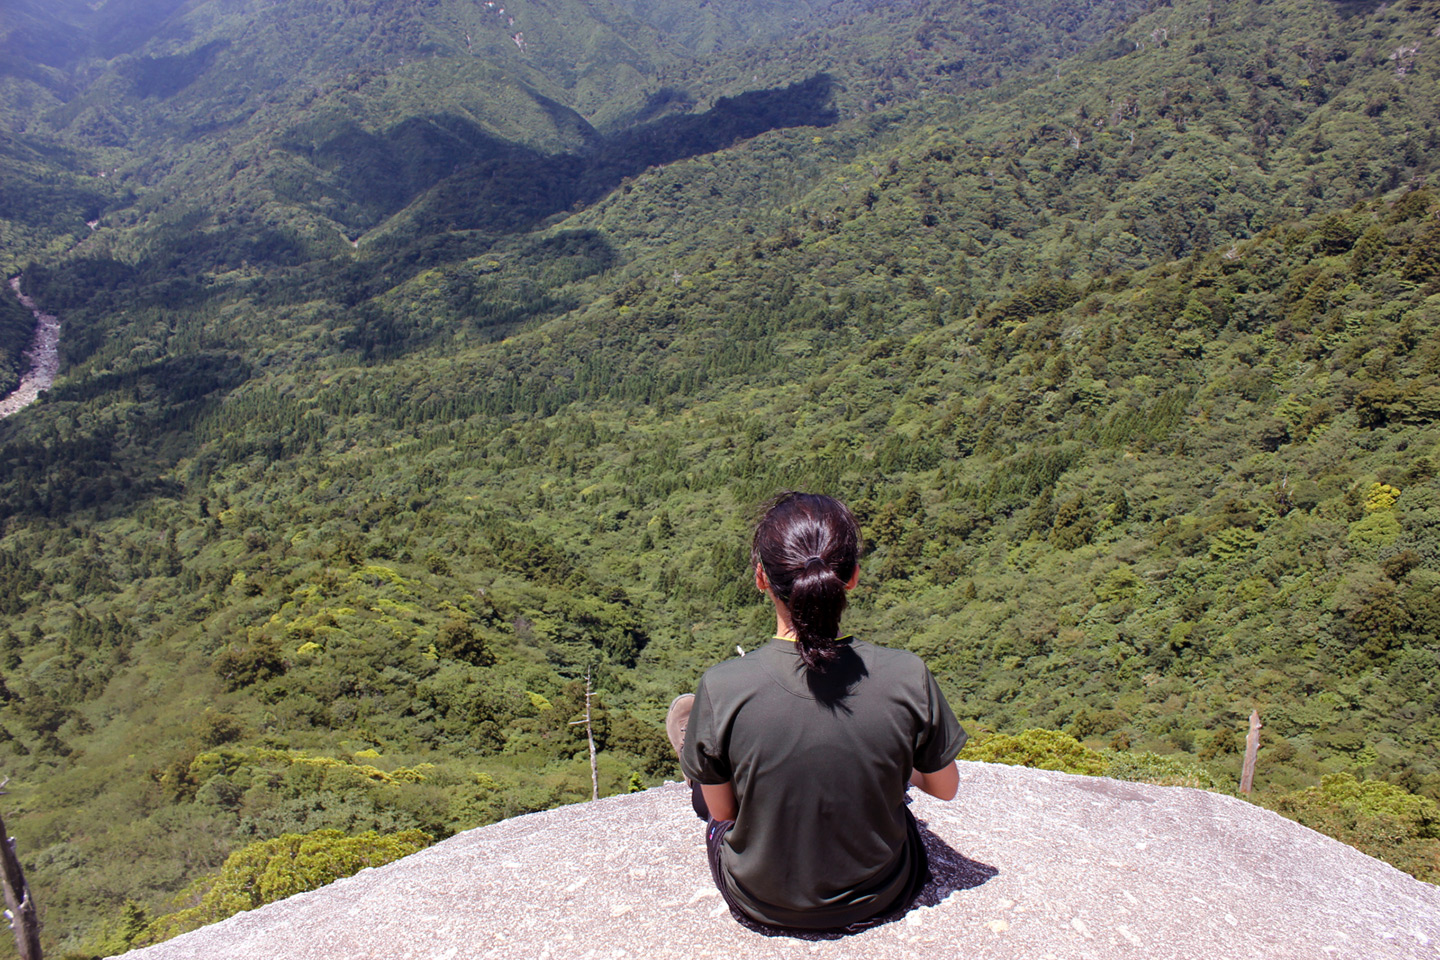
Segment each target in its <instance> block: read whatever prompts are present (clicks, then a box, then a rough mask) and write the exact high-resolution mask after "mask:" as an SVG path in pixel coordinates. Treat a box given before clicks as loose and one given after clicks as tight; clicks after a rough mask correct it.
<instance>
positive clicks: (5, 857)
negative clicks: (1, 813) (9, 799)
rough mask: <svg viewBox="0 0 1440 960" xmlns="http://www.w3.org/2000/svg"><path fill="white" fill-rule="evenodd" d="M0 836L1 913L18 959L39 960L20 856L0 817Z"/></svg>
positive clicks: (1, 788)
mask: <svg viewBox="0 0 1440 960" xmlns="http://www.w3.org/2000/svg"><path fill="white" fill-rule="evenodd" d="M4 788H5V784H3V783H0V796H3V795H4ZM0 838H3V842H0V882H3V885H4V887H5V906H6V907H8V908H9V909H8V910H6V911H5V912H6V913H7V914H9V916H10V929H12V930H14V931H15V947H16V949H18V950H19V951H20V960H42V958H41V956H40V919H39V917H37V916H36V914H35V901H34V900H32V899H31V898H30V886H29V884H27V883H26V882H25V872H24V871H23V870H21V869H20V859H19V858H18V857H17V856H15V840H14V839H13V838H12V837H11V836H10V834H9V833H7V832H6V830H5V821H4V819H0Z"/></svg>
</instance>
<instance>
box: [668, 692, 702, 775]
mask: <svg viewBox="0 0 1440 960" xmlns="http://www.w3.org/2000/svg"><path fill="white" fill-rule="evenodd" d="M694 707H695V694H693V693H682V694H680V696H678V697H676V698H675V699H674V700H672V701H670V709H669V711H667V712H666V714H665V735H666V736H667V737H669V738H670V746H672V747H674V748H675V756H677V757H678V756H680V751H681V750H683V749H684V748H685V728H686V727H688V726H690V711H691V710H692V709H694ZM685 783H686V784H689V783H690V778H689V777H686V778H685Z"/></svg>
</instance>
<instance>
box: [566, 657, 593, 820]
mask: <svg viewBox="0 0 1440 960" xmlns="http://www.w3.org/2000/svg"><path fill="white" fill-rule="evenodd" d="M591 696H593V694H592V692H591V690H590V668H589V667H586V668H585V719H584V720H571V721H570V726H572V727H574V726H578V725H579V724H582V723H583V724H585V739H586V740H588V741H589V742H590V799H591V800H599V799H600V768H599V767H598V766H597V765H596V763H595V726H594V724H593V723H591V722H590V697H591Z"/></svg>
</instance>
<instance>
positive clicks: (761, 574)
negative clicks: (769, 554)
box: [755, 563, 770, 593]
mask: <svg viewBox="0 0 1440 960" xmlns="http://www.w3.org/2000/svg"><path fill="white" fill-rule="evenodd" d="M755 589H756V590H759V591H760V592H761V593H764V592H765V591H767V590H769V589H770V581H769V580H766V579H765V567H764V566H762V565H761V564H758V563H757V564H755Z"/></svg>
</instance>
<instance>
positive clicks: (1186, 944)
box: [126, 762, 1440, 960]
mask: <svg viewBox="0 0 1440 960" xmlns="http://www.w3.org/2000/svg"><path fill="white" fill-rule="evenodd" d="M960 774H961V780H960V793H959V796H958V797H956V799H955V800H954V801H952V802H950V803H942V802H940V801H937V800H934V799H932V798H930V797H928V796H924V795H917V796H916V797H915V800H914V803H913V806H912V810H913V811H914V812H915V814H916V816H917V818H919V820H920V821H921V823H922V824H923V825H924V831H923V832H924V835H925V839H926V843H927V846H928V848H929V852H930V860H931V867H932V871H933V872H934V874H935V880H934V881H933V882H932V883H931V884H930V886H929V887H927V888H926V890H925V892H924V893H923V894H922V896H921V900H920V902H919V904H917V905H916V906H915V907H914V908H912V909H911V910H910V911H909V912H908V913H906V914H905V915H904V916H902V917H900V918H898V919H897V920H895V921H893V922H891V923H887V924H885V925H883V926H879V927H876V928H873V929H871V930H867V931H865V932H864V933H859V934H853V935H850V936H843V937H826V936H823V935H795V934H792V933H786V932H783V931H774V930H765V929H760V928H754V927H747V926H744V925H742V924H740V923H737V922H736V921H735V920H734V919H732V918H731V917H730V914H729V912H728V911H727V910H726V908H725V906H724V903H723V902H722V901H721V899H720V896H719V894H718V893H716V891H715V889H714V887H713V886H712V885H711V882H710V876H709V871H708V869H707V867H706V864H705V857H704V848H703V843H702V825H701V823H700V822H699V821H698V820H696V819H695V816H694V814H693V813H692V812H691V811H690V804H689V791H688V790H687V789H685V788H684V787H683V786H681V785H679V784H666V785H665V786H662V787H656V788H654V789H651V790H647V791H645V792H643V793H636V794H631V795H629V796H621V797H612V798H608V799H604V800H601V801H599V802H597V803H588V804H577V805H575V806H570V807H563V808H561V809H558V810H550V811H547V812H544V813H536V814H531V815H528V816H523V817H517V818H515V819H513V820H507V821H504V822H502V823H497V824H492V825H490V826H487V827H481V828H479V829H475V830H470V831H467V832H465V833H462V834H458V835H456V836H454V837H452V838H450V839H449V840H446V841H444V842H443V843H439V844H436V845H435V846H433V847H430V848H429V849H427V850H423V851H421V852H420V853H417V854H415V855H413V856H410V857H406V858H405V859H403V860H399V861H396V862H395V863H392V864H389V865H388V866H385V867H381V868H379V869H373V870H365V871H362V872H361V873H359V874H357V875H356V876H354V877H351V878H349V879H346V880H341V881H339V882H337V883H334V884H332V885H330V886H328V887H325V888H323V889H320V890H315V891H312V892H310V893H305V894H301V895H299V896H295V897H291V898H289V899H288V900H282V901H280V902H278V903H273V904H269V905H267V906H265V907H262V908H260V909H259V910H254V911H251V912H249V913H243V914H239V915H237V916H234V917H231V918H230V919H228V920H225V921H223V922H221V923H217V924H215V925H213V926H210V927H206V928H203V929H201V930H197V931H194V932H193V933H189V934H186V935H184V936H181V937H177V938H176V939H174V940H170V941H167V942H166V943H162V944H159V945H157V946H154V947H149V948H147V949H144V950H138V951H134V952H132V953H130V954H126V957H127V958H130V960H182V958H185V960H191V958H194V960H199V958H207V960H208V958H217V960H218V958H225V960H252V958H253V960H332V958H335V960H338V958H386V960H409V958H417V960H418V958H426V960H449V958H459V960H465V958H481V957H504V958H510V957H514V958H535V960H544V958H556V960H561V958H582V957H583V958H597V960H599V958H620V957H633V958H641V957H643V958H669V957H687V958H688V957H724V958H736V957H744V958H747V960H750V958H755V960H761V958H810V957H821V958H823V957H834V958H846V960H867V958H877V960H878V958H885V960H901V958H925V960H931V958H934V960H939V958H946V960H949V958H952V957H965V958H972V960H980V958H995V960H1045V958H1054V960H1062V958H1063V960H1080V958H1097V960H1098V958H1103V960H1111V958H1116V960H1129V958H1134V960H1165V958H1187V960H1190V958H1193V960H1222V958H1237V960H1239V958H1245V960H1254V958H1267V960H1268V958H1295V960H1300V958H1317V960H1318V958H1364V960H1381V958H1391V957H1394V958H1411V960H1421V958H1424V960H1434V958H1437V957H1440V887H1435V886H1431V885H1430V884H1426V883H1421V882H1420V881H1418V880H1415V879H1414V878H1412V877H1410V876H1408V875H1406V874H1404V873H1401V872H1400V871H1398V870H1396V869H1394V868H1393V867H1390V866H1389V865H1387V864H1385V863H1382V862H1380V861H1378V860H1374V859H1372V858H1370V857H1367V856H1365V855H1364V854H1362V853H1360V852H1358V851H1356V850H1354V849H1352V848H1350V847H1348V846H1345V845H1344V844H1342V843H1339V842H1338V841H1335V840H1332V839H1330V838H1328V837H1324V836H1322V835H1320V834H1318V833H1315V832H1313V831H1311V830H1308V829H1306V828H1304V827H1301V826H1299V825H1298V824H1295V823H1292V822H1290V821H1288V820H1285V819H1284V818H1282V817H1280V816H1277V815H1275V814H1273V813H1270V812H1268V811H1266V810H1263V809H1261V808H1258V807H1255V806H1252V805H1250V804H1248V803H1245V802H1243V801H1241V800H1237V799H1234V798H1232V797H1224V796H1220V795H1218V794H1213V793H1207V792H1204V791H1201V790H1189V789H1185V788H1179V787H1154V786H1148V785H1143V784H1133V783H1122V782H1119V781H1115V780H1107V779H1103V778H1096V777H1080V776H1072V775H1069V774H1062V773H1050V772H1046V771H1040V770H1029V769H1024V768H1019V767H1007V766H999V765H993V764H983V763H964V762H962V763H961V764H960ZM912 793H918V792H917V791H912Z"/></svg>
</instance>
